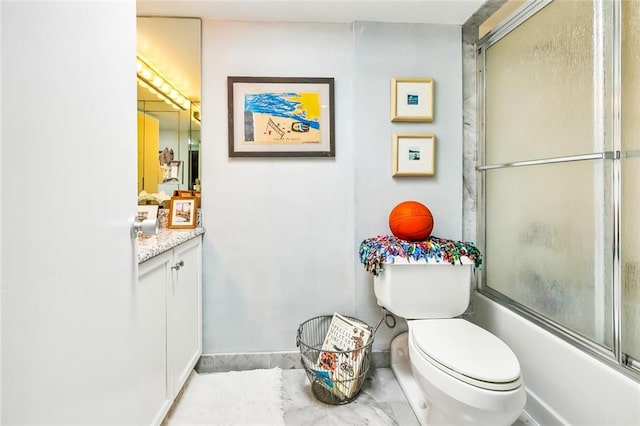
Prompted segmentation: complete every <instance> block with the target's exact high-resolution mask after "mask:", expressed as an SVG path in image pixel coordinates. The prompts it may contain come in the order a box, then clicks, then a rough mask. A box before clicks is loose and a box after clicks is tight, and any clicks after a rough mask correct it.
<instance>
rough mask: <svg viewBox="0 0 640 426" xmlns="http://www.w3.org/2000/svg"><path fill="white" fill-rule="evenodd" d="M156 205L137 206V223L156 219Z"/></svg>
mask: <svg viewBox="0 0 640 426" xmlns="http://www.w3.org/2000/svg"><path fill="white" fill-rule="evenodd" d="M158 207H159V206H158V205H157V204H155V205H153V204H144V205H139V206H138V215H137V217H136V219H137V220H138V221H139V222H142V221H143V220H147V219H155V218H157V217H158Z"/></svg>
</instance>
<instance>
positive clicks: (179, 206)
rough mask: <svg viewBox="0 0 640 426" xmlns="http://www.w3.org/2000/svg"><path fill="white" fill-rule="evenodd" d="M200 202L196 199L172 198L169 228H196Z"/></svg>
mask: <svg viewBox="0 0 640 426" xmlns="http://www.w3.org/2000/svg"><path fill="white" fill-rule="evenodd" d="M197 206H198V200H197V199H196V197H171V204H170V205H169V224H168V227H169V228H174V229H176V228H195V227H196V217H197V209H198V208H197Z"/></svg>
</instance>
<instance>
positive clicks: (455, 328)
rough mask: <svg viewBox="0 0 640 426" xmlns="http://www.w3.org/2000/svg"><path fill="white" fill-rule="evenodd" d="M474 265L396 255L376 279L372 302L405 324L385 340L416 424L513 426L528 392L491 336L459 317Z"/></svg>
mask: <svg viewBox="0 0 640 426" xmlns="http://www.w3.org/2000/svg"><path fill="white" fill-rule="evenodd" d="M472 268H473V262H472V261H470V260H469V259H467V258H464V257H463V258H462V259H461V263H456V264H455V265H452V264H450V263H444V262H436V261H433V260H431V259H430V260H429V261H425V260H424V259H421V260H419V261H413V260H412V261H407V259H405V258H401V257H396V258H395V259H391V262H389V263H384V264H383V267H382V270H381V271H380V272H379V274H378V275H376V276H374V292H375V295H376V298H377V299H378V304H379V305H380V306H382V307H384V308H385V309H387V310H388V311H390V312H392V313H393V314H395V315H397V316H399V317H402V318H405V319H406V320H407V325H408V329H409V331H408V332H405V333H402V334H400V335H399V336H397V337H396V338H394V339H393V341H392V342H391V368H392V370H393V372H394V374H395V376H396V378H397V380H398V383H400V387H401V388H402V390H403V392H404V393H405V396H406V397H407V399H408V400H409V403H410V405H411V408H412V409H413V411H414V412H415V414H416V417H417V418H418V420H419V421H420V424H422V425H492V426H493V425H496V426H497V425H511V424H513V422H515V420H516V419H517V418H518V417H519V416H520V414H521V413H522V410H523V408H524V405H525V402H526V391H525V388H524V384H523V382H522V378H521V375H520V364H519V363H518V359H517V358H516V356H515V354H514V353H513V352H512V351H511V349H510V348H509V347H508V346H507V345H506V344H505V343H504V342H502V341H501V340H500V339H498V338H497V337H496V336H494V335H493V334H491V333H489V332H488V331H486V330H484V329H483V328H480V327H478V326H477V325H475V324H473V323H471V322H469V321H466V320H464V319H462V318H459V316H460V315H462V314H463V313H464V312H465V310H466V309H467V306H468V304H469V297H470V294H471V286H470V280H471V271H472Z"/></svg>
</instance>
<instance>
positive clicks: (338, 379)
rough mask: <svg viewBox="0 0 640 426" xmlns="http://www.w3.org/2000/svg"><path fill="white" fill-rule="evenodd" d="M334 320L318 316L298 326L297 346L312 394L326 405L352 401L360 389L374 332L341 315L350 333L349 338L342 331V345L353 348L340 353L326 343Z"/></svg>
mask: <svg viewBox="0 0 640 426" xmlns="http://www.w3.org/2000/svg"><path fill="white" fill-rule="evenodd" d="M333 318H334V316H332V315H324V316H318V317H315V318H311V319H309V320H307V321H305V322H303V323H302V324H300V326H299V327H298V336H297V339H296V345H297V346H298V347H299V348H300V355H301V359H302V364H303V366H304V369H305V371H306V373H307V378H308V379H309V381H310V382H311V391H312V392H313V395H314V396H315V397H316V399H318V400H319V401H322V402H324V403H326V404H334V405H339V404H347V403H349V402H351V401H353V400H354V399H356V398H357V397H358V395H359V394H360V391H361V390H362V385H363V384H364V381H365V379H366V377H367V374H368V372H369V366H370V364H371V346H372V345H373V338H374V335H375V330H374V329H373V328H371V326H369V325H368V324H366V323H364V322H362V321H360V320H359V319H357V318H353V317H349V316H344V317H343V318H346V319H347V320H348V321H349V323H348V324H349V325H350V326H351V329H352V331H351V332H350V333H349V335H348V336H346V334H347V333H346V331H345V332H344V335H343V338H344V340H343V343H344V345H341V346H343V347H349V346H351V347H353V348H354V349H351V350H339V348H338V347H337V346H331V345H330V346H327V344H326V342H325V340H326V338H327V334H328V333H329V330H330V328H331V330H332V332H333V331H335V328H334V327H335V326H332V319H333ZM334 324H335V323H334ZM361 336H364V337H365V338H366V341H365V340H364V339H362V337H361ZM348 343H351V345H349V344H348ZM354 343H355V344H354ZM323 345H324V349H323ZM328 348H330V349H328Z"/></svg>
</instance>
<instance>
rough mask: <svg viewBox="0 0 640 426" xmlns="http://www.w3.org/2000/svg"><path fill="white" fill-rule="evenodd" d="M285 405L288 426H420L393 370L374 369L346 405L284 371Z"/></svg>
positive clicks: (295, 372)
mask: <svg viewBox="0 0 640 426" xmlns="http://www.w3.org/2000/svg"><path fill="white" fill-rule="evenodd" d="M265 392H268V390H265ZM282 401H283V411H284V423H285V425H287V426H345V425H350V426H360V425H362V426H364V425H371V426H391V425H398V426H419V425H420V423H419V422H418V419H417V418H416V416H415V414H413V411H412V410H411V407H410V405H409V402H408V401H407V399H406V398H405V396H404V394H403V392H402V389H401V388H400V385H399V384H398V381H397V380H396V378H395V376H394V374H393V371H392V370H391V369H390V368H372V369H371V370H370V372H369V376H368V377H367V379H366V381H365V383H364V385H363V387H362V391H361V392H360V395H358V397H357V398H356V399H355V400H354V401H352V402H350V403H348V404H344V405H330V404H325V403H323V402H321V401H318V400H317V399H316V397H315V396H314V395H313V393H312V391H311V385H310V384H309V380H308V379H307V376H306V373H305V371H304V369H287V370H282ZM525 425H526V426H531V425H534V426H535V425H536V424H535V422H531V423H530V422H529V421H528V420H524V419H522V420H520V419H519V420H517V421H516V422H515V423H514V424H513V426H525Z"/></svg>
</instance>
